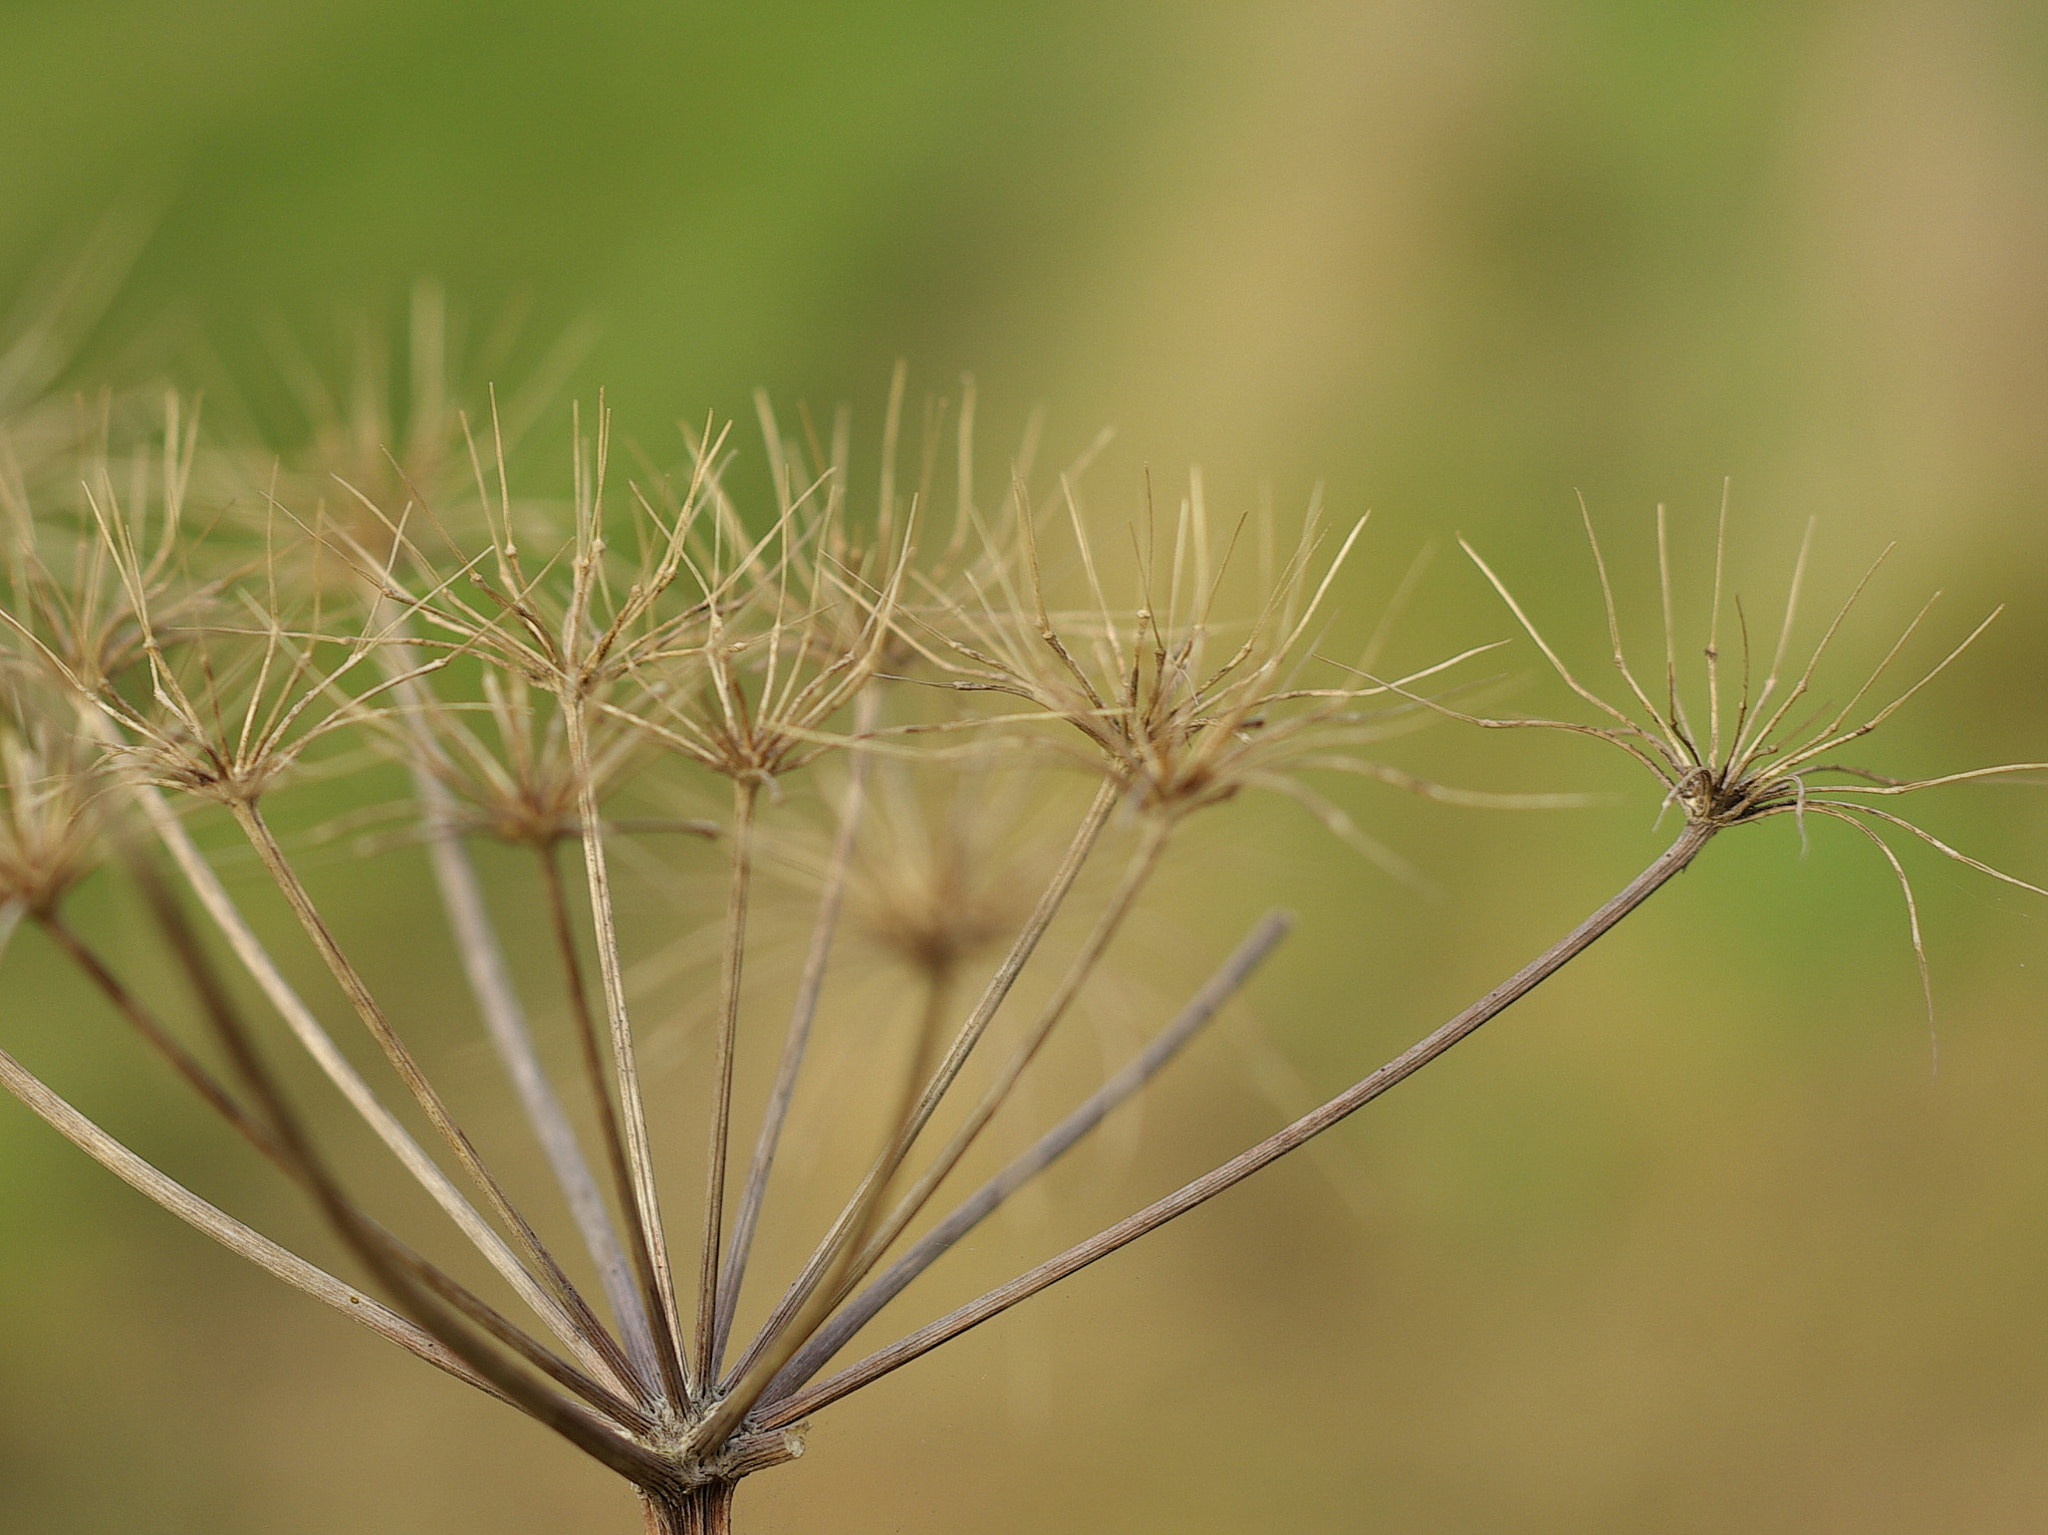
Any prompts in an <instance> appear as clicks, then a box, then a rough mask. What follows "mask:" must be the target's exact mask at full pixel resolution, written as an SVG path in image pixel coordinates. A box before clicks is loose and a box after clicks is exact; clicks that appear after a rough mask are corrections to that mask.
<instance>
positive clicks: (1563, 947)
mask: <svg viewBox="0 0 2048 1535" xmlns="http://www.w3.org/2000/svg"><path fill="white" fill-rule="evenodd" d="M1718 829H1719V828H1717V827H1715V826H1714V825H1712V824H1711V823H1708V822H1694V823H1691V824H1689V825H1688V826H1687V827H1686V829H1685V831H1684V832H1683V833H1682V834H1681V835H1680V836H1679V838H1678V840H1677V841H1676V842H1674V843H1672V844H1671V846H1670V847H1669V848H1667V849H1665V851H1664V852H1663V853H1662V854H1661V855H1660V856H1659V857H1658V858H1657V859H1656V861H1655V862H1653V863H1651V864H1650V866H1649V867H1648V868H1646V869H1644V870H1643V872H1642V873H1641V874H1638V875H1637V876H1636V877H1635V878H1634V879H1633V880H1631V881H1629V883H1628V884H1627V885H1626V886H1625V887H1624V888H1623V889H1622V890H1621V891H1620V893H1619V894H1617V895H1616V896H1615V897H1614V898H1613V899H1612V900H1610V901H1609V902H1607V904H1606V905H1604V906H1602V907H1601V908H1600V909H1599V910H1598V911H1596V912H1594V913H1593V915H1592V916H1590V917H1588V918H1587V919H1586V920H1585V921H1584V922H1582V923H1580V924H1579V925H1578V926H1577V927H1575V928H1573V929H1572V931H1571V932H1569V933H1567V934H1566V935H1565V936H1564V937H1563V938H1561V939H1559V940H1558V942H1557V943H1556V944H1554V945H1552V946H1551V948H1549V949H1548V950H1546V951H1545V952H1544V953H1543V954H1541V955H1539V956H1538V957H1537V958H1535V959H1534V960H1531V961H1530V962H1529V963H1528V964H1527V965H1525V966H1523V967H1522V968H1521V969H1520V970H1518V971H1516V972H1515V974H1514V975H1512V976H1510V977H1509V978H1508V979H1507V980H1505V981H1503V982H1502V983H1501V984H1500V985H1499V986H1496V987H1495V988H1494V989H1493V990H1492V991H1490V992H1488V993H1487V994H1486V995H1485V996H1484V997H1482V998H1480V999H1479V1001H1477V1002H1475V1003H1473V1004H1472V1006H1471V1007H1469V1008H1467V1009H1466V1010H1465V1011H1464V1012H1462V1013H1460V1014H1458V1016H1457V1017H1455V1018H1453V1019H1451V1020H1450V1021H1449V1022H1448V1023H1446V1024H1444V1025H1443V1026H1442V1027H1441V1028H1439V1029H1437V1030H1436V1031H1435V1032H1434V1033H1432V1034H1430V1035H1428V1036H1426V1037H1425V1038H1423V1039H1420V1040H1418V1041H1417V1042H1416V1043H1415V1044H1413V1045H1411V1046H1410V1047H1409V1048H1408V1049H1407V1050H1405V1051H1403V1052H1402V1053H1401V1054H1400V1055H1398V1056H1396V1057H1395V1058H1394V1059H1393V1060H1391V1061H1389V1062H1388V1063H1387V1064H1386V1065H1384V1066H1382V1067H1380V1069H1379V1070H1378V1071H1375V1072H1374V1073H1373V1074H1372V1075H1371V1076H1369V1077H1366V1078H1364V1079H1363V1080H1362V1081H1360V1082H1357V1083H1355V1084H1354V1085H1353V1086H1351V1087H1350V1088H1348V1089H1346V1090H1345V1091H1344V1092H1342V1093H1339V1094H1338V1095H1337V1096H1336V1097H1334V1098H1332V1099H1331V1100H1330V1101H1329V1102H1328V1103H1325V1104H1323V1105H1322V1106H1321V1107H1320V1108H1317V1109H1314V1110H1312V1111H1311V1112H1309V1113H1307V1114H1304V1115H1303V1116H1302V1117H1301V1118H1300V1119H1297V1120H1296V1121H1295V1122H1294V1123H1293V1124H1291V1125H1289V1126H1287V1127H1286V1128H1285V1129H1283V1130H1280V1131H1277V1132H1275V1133H1274V1134H1273V1135H1270V1136H1268V1137H1267V1138H1266V1139H1265V1140H1263V1141H1261V1142H1259V1143H1258V1144H1257V1145H1256V1146H1253V1147H1251V1148H1250V1149H1249V1150H1247V1151H1244V1152H1241V1153H1240V1154H1239V1155H1237V1156H1235V1157H1233V1158H1232V1159H1231V1160H1230V1161H1228V1162H1226V1163H1224V1164H1223V1165H1222V1166H1221V1167H1218V1168H1216V1169H1214V1170H1213V1171H1211V1172H1207V1173H1204V1174H1203V1175H1202V1176H1201V1177H1199V1178H1196V1179H1195V1180H1194V1181H1192V1182H1190V1183H1187V1184H1183V1185H1182V1186H1181V1187H1180V1188H1179V1189H1177V1190H1175V1191H1174V1192H1173V1193H1171V1194H1169V1195H1167V1196H1166V1197H1165V1198H1164V1199H1160V1200H1157V1201H1155V1202H1154V1203H1152V1204H1150V1205H1147V1206H1146V1207H1145V1208H1144V1209H1142V1210H1140V1211H1138V1212H1137V1213H1136V1214H1135V1215H1131V1216H1129V1217H1127V1218H1125V1219H1124V1220H1121V1221H1119V1222H1118V1223H1117V1224H1116V1225H1114V1226H1111V1227H1110V1228H1109V1229H1108V1230H1106V1231H1103V1232H1100V1233H1099V1234H1097V1235H1096V1236H1093V1237H1090V1238H1089V1239H1088V1240H1087V1241H1085V1242H1079V1243H1076V1244H1075V1245H1074V1246H1072V1247H1070V1248H1068V1249H1067V1250H1066V1251H1065V1252H1063V1253H1061V1254H1059V1255H1058V1256H1057V1257H1054V1258H1049V1259H1047V1260H1046V1261H1045V1262H1044V1263H1041V1264H1040V1265H1039V1266H1038V1267H1037V1268H1035V1269H1032V1270H1031V1271H1030V1272H1029V1273H1025V1274H1020V1275H1019V1276H1018V1277H1017V1278H1015V1279H1013V1280H1011V1281H1010V1282H1009V1283H1008V1284H1005V1285H1001V1286H998V1287H997V1288H996V1289H994V1290H991V1291H989V1292H988V1293H987V1294H986V1295H983V1296H982V1297H980V1298H979V1299H978V1300H973V1301H969V1302H968V1303H967V1304H966V1305H964V1306H961V1307H959V1308H958V1309H956V1310H954V1311H951V1312H949V1313H947V1314H946V1315H945V1316H943V1317H940V1318H939V1319H938V1320H937V1321H935V1322H933V1323H931V1324H930V1325H928V1326H926V1327H922V1328H920V1329H919V1330H918V1331H916V1332H914V1333H912V1334H910V1336H908V1337H907V1338H903V1339H901V1340H899V1341H898V1342H896V1343H892V1344H890V1345H889V1346H888V1347H887V1348H884V1349H879V1350H877V1351H876V1352H875V1353H872V1354H870V1355H868V1356H867V1358H865V1359H862V1360H860V1361H859V1362H858V1363H856V1364H853V1365H851V1366H849V1367H848V1368H846V1369H844V1370H842V1371H840V1372H839V1373H838V1374H837V1375H834V1376H832V1377H830V1378H829V1379H827V1380H824V1381H821V1382H819V1383H818V1384H817V1385H815V1386H812V1387H811V1388H810V1389H808V1390H806V1391H800V1392H798V1393H797V1394H796V1395H795V1396H793V1397H790V1398H788V1399H787V1400H785V1401H783V1402H782V1403H780V1404H778V1405H777V1406H775V1407H773V1408H771V1409H769V1410H768V1411H766V1412H764V1413H762V1414H760V1415H759V1417H758V1418H757V1419H756V1420H755V1421H754V1423H753V1424H752V1425H751V1426H753V1427H757V1428H763V1429H767V1428H778V1427H782V1426H784V1425H786V1424H790V1423H795V1422H797V1421H798V1420H799V1419H801V1418H803V1417H805V1416H806V1415H807V1414H810V1413H813V1412H816V1411H817V1410H818V1409H819V1408H821V1407H823V1406H825V1405H826V1404H827V1403H830V1402H836V1401H838V1400H839V1398H841V1397H843V1396H845V1395H847V1393H849V1392H852V1391H857V1390H859V1389H860V1388H861V1387H862V1386H865V1385H867V1384H869V1383H870V1382H872V1381H875V1380H878V1379H879V1378H881V1377H882V1376H884V1375H887V1374H888V1373H889V1372H890V1371H892V1370H896V1369H900V1368H901V1367H902V1366H904V1365H906V1364H908V1363H910V1362H911V1361H912V1360H913V1359H916V1358H918V1357H920V1356H921V1355H923V1354H926V1353H929V1352H930V1351H931V1350H932V1349H935V1348H937V1347H938V1346H939V1345H940V1344H942V1343H945V1342H947V1341H948V1340H949V1339H952V1338H956V1337H958V1336H959V1335H960V1334H961V1333H963V1332H966V1331H967V1330H968V1329H969V1328H972V1327H977V1326H979V1325H980V1324H981V1323H983V1322H986V1321H987V1320H988V1319H989V1318H990V1317H994V1316H1000V1315H1001V1314H1002V1313H1003V1312H1005V1311H1007V1310H1009V1309H1010V1307H1012V1306H1014V1305H1016V1304H1017V1303H1018V1302H1020V1301H1024V1300H1028V1299H1030V1297H1032V1296H1034V1295H1036V1294H1037V1293H1038V1292H1039V1291H1041V1290H1043V1289H1046V1288H1048V1287H1049V1286H1051V1285H1055V1284H1057V1283H1059V1282H1060V1281H1061V1280H1062V1279H1065V1278H1067V1277H1068V1276H1069V1275H1072V1274H1077V1273H1079V1272H1080V1271H1081V1270H1082V1269H1084V1268H1086V1267H1087V1266H1088V1265H1089V1264H1091V1263H1093V1262H1095V1261H1096V1260H1097V1259H1099V1258H1106V1257H1108V1256H1109V1255H1110V1254H1111V1253H1113V1252H1115V1251H1116V1250H1117V1249H1118V1248H1120V1247H1124V1246H1127V1245H1128V1244H1130V1243H1132V1242H1135V1241H1137V1240H1138V1238H1140V1237H1142V1236H1144V1235H1146V1234H1147V1233H1148V1232H1152V1231H1156V1230H1158V1228H1159V1227H1161V1226H1164V1225H1165V1224H1166V1223H1167V1222H1169V1221H1172V1220H1176V1219H1178V1218H1179V1217H1180V1216H1183V1215H1185V1214H1187V1212H1188V1211H1190V1210H1192V1209H1194V1208H1195V1207H1196V1206H1198V1205H1201V1204H1204V1203H1206V1202H1207V1201H1209V1200H1211V1199H1214V1198H1215V1197H1216V1196H1217V1195H1218V1194H1221V1193H1222V1192H1223V1191H1224V1190H1225V1189H1229V1188H1232V1187H1234V1186H1236V1185H1237V1184H1239V1183H1242V1182H1243V1181H1244V1180H1245V1179H1247V1178H1249V1177H1250V1176H1251V1175H1252V1174H1253V1173H1255V1172H1258V1171H1259V1170H1260V1169H1261V1168H1263V1167H1265V1166H1267V1165H1268V1164H1270V1163H1273V1162H1276V1161H1278V1160H1279V1159H1280V1158H1281V1157H1284V1156H1286V1155H1287V1153H1289V1152H1290V1151H1294V1150H1296V1149H1298V1148H1299V1147H1301V1146H1303V1145H1305V1144H1306V1143H1307V1142H1309V1141H1311V1140H1313V1139H1314V1138H1315V1137H1316V1136H1318V1135H1320V1134H1322V1133H1323V1131H1325V1130H1327V1129H1329V1128H1330V1127H1331V1126H1332V1125H1334V1124H1337V1123H1338V1122H1339V1121H1341V1120H1343V1119H1345V1118H1346V1117H1347V1116H1349V1115H1351V1114H1353V1113H1355V1112H1356V1111H1357V1110H1359V1109H1361V1108H1363V1107H1364V1106H1365V1105H1366V1104H1368V1103H1370V1102H1372V1100H1373V1099H1375V1098H1377V1097H1379V1095H1380V1094H1381V1093H1384V1092H1386V1091H1387V1090H1388V1089H1389V1088H1391V1087H1394V1086H1396V1085H1397V1084H1399V1083H1401V1082H1405V1081H1406V1080H1407V1079H1408V1078H1409V1077H1411V1076H1413V1075H1414V1074H1415V1073H1416V1072H1418V1071H1420V1070H1421V1069H1422V1068H1423V1067H1425V1066H1427V1065H1428V1064H1429V1063H1430V1062H1431V1061H1433V1060H1435V1059H1436V1058H1437V1057H1438V1056H1440V1055H1442V1054H1443V1053H1444V1052H1445V1051H1447V1050H1449V1049H1450V1048H1451V1047H1452V1046H1453V1045H1455V1044H1457V1043H1458V1042H1459V1041H1460V1040H1462V1039H1464V1038H1465V1037H1466V1036H1467V1035H1469V1034H1471V1033H1472V1032H1473V1031H1474V1030H1476V1029H1478V1028H1479V1027H1480V1026H1481V1025H1482V1024H1484V1023H1486V1022H1488V1021H1489V1020H1491V1019H1493V1018H1496V1017H1498V1016H1499V1015H1500V1014H1501V1013H1503V1012H1505V1011H1506V1010H1507V1009H1508V1008H1509V1007H1511V1006H1513V1005H1514V1004H1515V1003H1516V1002H1519V1001H1520V1000H1521V999H1522V998H1523V997H1525V996H1527V995H1528V994H1529V993H1530V992H1531V991H1533V990H1535V988H1536V987H1537V986H1538V985H1540V984H1541V983H1542V982H1543V981H1545V980H1547V979H1549V978H1550V977H1551V976H1553V975H1555V974H1556V973H1557V972H1558V971H1559V970H1562V969H1563V968H1564V967H1565V966H1566V965H1567V964H1569V963H1571V961H1572V960H1574V959H1576V958H1577V957H1578V956H1579V955H1580V954H1582V953H1584V952H1585V951H1586V949H1587V948H1589V947H1590V946H1591V945H1592V944H1593V943H1594V942H1595V941H1597V940H1598V939H1599V938H1600V937H1601V936H1602V935H1604V934H1605V933H1607V932H1608V931H1609V930H1610V929H1611V928H1613V927H1614V925H1615V924H1616V923H1618V922H1619V921H1621V919H1622V918H1623V917H1625V916H1627V915H1628V914H1629V913H1630V912H1632V911H1634V910H1635V909H1636V908H1637V907H1638V906H1640V905H1642V904H1643V902H1644V901H1646V900H1648V899H1649V898H1650V897H1651V896H1652V895H1654V894H1655V893H1656V892H1657V890H1658V889H1659V888H1661V887H1662V886H1663V885H1664V883H1665V882H1666V881H1668V880H1669V879H1671V878H1672V877H1673V876H1674V875H1676V874H1677V873H1678V872H1679V871H1680V870H1682V869H1684V868H1685V867H1686V865H1688V864H1690V863H1691V862H1692V861H1693V859H1695V858H1696V857H1698V856H1699V853H1700V850H1701V849H1702V848H1704V847H1705V846H1706V845H1707V843H1708V841H1709V840H1710V839H1711V838H1712V837H1713V835H1714V833H1715V831H1717V830H1718Z"/></svg>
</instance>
